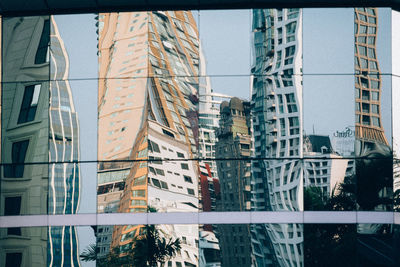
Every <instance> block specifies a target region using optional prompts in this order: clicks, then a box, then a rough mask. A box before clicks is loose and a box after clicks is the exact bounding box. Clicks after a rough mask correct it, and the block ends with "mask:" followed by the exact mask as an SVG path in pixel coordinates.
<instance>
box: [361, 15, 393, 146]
mask: <svg viewBox="0 0 400 267" xmlns="http://www.w3.org/2000/svg"><path fill="white" fill-rule="evenodd" d="M354 19H355V27H354V28H355V71H356V75H355V81H356V137H357V139H358V140H359V141H361V142H362V143H363V144H364V146H365V147H367V146H368V144H369V143H381V144H386V145H387V144H388V142H387V139H386V137H385V134H384V129H383V127H382V118H381V102H380V101H381V98H382V92H381V87H382V79H381V75H380V69H379V62H378V59H377V53H376V42H377V35H378V9H377V8H356V9H355V18H354ZM357 152H359V153H360V152H361V151H357ZM361 153H362V152H361Z"/></svg>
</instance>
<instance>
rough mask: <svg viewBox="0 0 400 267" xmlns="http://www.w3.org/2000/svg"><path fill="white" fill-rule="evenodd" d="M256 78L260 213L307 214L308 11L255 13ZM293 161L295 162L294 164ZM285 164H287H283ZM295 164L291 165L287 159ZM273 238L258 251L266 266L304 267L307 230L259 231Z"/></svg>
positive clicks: (256, 175)
mask: <svg viewBox="0 0 400 267" xmlns="http://www.w3.org/2000/svg"><path fill="white" fill-rule="evenodd" d="M252 30H253V41H254V51H255V53H254V56H255V58H254V65H253V66H252V74H253V76H254V78H253V82H252V86H253V90H252V116H253V134H254V151H255V157H256V158H276V159H274V160H264V161H255V162H253V170H252V171H253V182H254V188H257V193H254V194H253V198H252V200H253V203H252V206H253V209H254V210H258V211H261V210H271V211H299V210H302V209H303V178H302V177H303V172H302V163H301V161H300V160H298V159H296V158H299V157H302V156H303V145H302V144H303V136H302V132H303V130H302V127H303V123H302V90H303V86H302V76H301V73H302V65H303V63H302V54H303V53H302V10H301V9H294V8H289V9H259V10H253V25H252ZM291 157H293V158H294V159H290V158H291ZM279 158H285V159H282V160H279ZM287 158H289V159H287ZM255 231H256V232H257V234H256V235H255V236H256V237H258V236H264V239H265V236H267V235H268V237H267V239H268V240H270V242H272V244H273V250H271V248H269V247H267V246H260V244H262V242H260V241H259V240H257V238H256V239H254V240H253V246H255V247H256V246H257V247H258V249H257V250H258V251H260V253H258V254H257V257H256V261H257V262H258V264H259V265H260V266H265V265H271V264H274V263H273V262H274V261H277V262H278V264H279V265H280V266H302V265H303V250H302V242H303V236H302V226H301V225H299V224H288V225H279V224H266V225H265V227H258V229H256V230H255Z"/></svg>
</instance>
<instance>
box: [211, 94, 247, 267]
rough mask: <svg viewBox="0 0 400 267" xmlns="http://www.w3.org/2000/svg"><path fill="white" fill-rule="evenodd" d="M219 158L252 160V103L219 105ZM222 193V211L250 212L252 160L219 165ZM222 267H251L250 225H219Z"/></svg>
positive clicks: (219, 204) (238, 100) (233, 161)
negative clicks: (250, 158) (239, 266)
mask: <svg viewBox="0 0 400 267" xmlns="http://www.w3.org/2000/svg"><path fill="white" fill-rule="evenodd" d="M220 115H221V119H220V121H219V124H220V128H219V129H218V131H217V137H218V142H217V144H216V157H217V158H240V159H241V158H246V157H250V149H251V133H250V103H249V102H245V101H242V100H240V99H238V98H236V97H234V98H232V99H231V100H230V102H229V103H228V102H225V101H224V102H222V103H221V106H220ZM217 167H218V177H219V181H220V187H221V193H220V195H221V196H220V200H219V201H218V203H217V210H219V211H246V210H247V211H248V210H250V192H251V188H250V178H251V173H250V161H246V160H221V161H218V162H217ZM217 231H218V238H219V244H220V248H221V260H222V266H235V265H241V266H251V264H252V258H251V251H250V247H251V246H250V225H218V226H217Z"/></svg>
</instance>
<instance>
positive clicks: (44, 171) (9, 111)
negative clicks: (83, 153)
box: [1, 16, 80, 266]
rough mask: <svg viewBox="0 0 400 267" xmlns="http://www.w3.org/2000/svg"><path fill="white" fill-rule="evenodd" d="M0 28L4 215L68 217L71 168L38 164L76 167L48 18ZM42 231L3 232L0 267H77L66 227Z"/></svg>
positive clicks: (59, 46) (75, 178)
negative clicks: (0, 44) (0, 30)
mask: <svg viewBox="0 0 400 267" xmlns="http://www.w3.org/2000/svg"><path fill="white" fill-rule="evenodd" d="M3 26H4V27H5V28H6V29H7V31H6V32H7V34H6V35H3V47H2V49H3V53H4V54H3V62H2V64H3V76H2V80H3V81H8V83H7V84H6V85H5V84H4V85H3V87H2V98H3V103H5V104H4V105H3V106H2V122H3V123H2V142H1V145H2V162H3V163H11V164H10V165H5V167H4V168H3V173H2V186H1V188H2V197H4V198H5V199H4V200H5V202H6V204H7V205H6V206H5V210H4V214H5V215H26V214H74V213H76V212H77V209H78V207H79V199H80V198H79V193H80V188H79V186H80V172H79V164H78V163H52V164H44V163H47V162H71V161H79V126H78V117H77V114H76V112H75V109H74V104H73V101H72V93H71V88H70V86H69V83H68V81H66V79H67V77H68V57H67V53H66V50H65V47H64V44H63V42H62V40H61V37H60V35H59V32H58V29H57V25H56V23H55V21H54V18H53V17H48V16H39V17H19V18H9V19H6V20H4V24H3ZM49 75H50V76H49ZM49 80H51V81H50V82H49ZM26 162H37V163H39V164H31V165H24V163H26ZM40 231H41V233H39V232H40ZM44 231H46V228H37V229H34V228H26V229H24V230H23V231H21V230H17V229H15V228H14V229H13V230H11V231H8V230H7V234H6V236H5V241H4V242H2V244H4V247H3V248H4V249H5V250H8V249H9V248H12V249H11V250H12V253H13V257H10V258H9V257H8V255H7V253H6V254H4V255H5V257H6V259H5V261H3V259H2V260H1V261H2V262H5V266H28V265H30V266H46V265H47V266H70V265H79V256H78V240H77V235H76V231H75V227H74V226H60V227H49V228H48V232H47V231H46V232H44ZM27 240H29V245H27ZM7 247H8V248H7ZM2 255H3V254H2ZM9 261H12V262H11V263H10V262H9Z"/></svg>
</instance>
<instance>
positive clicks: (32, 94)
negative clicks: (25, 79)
mask: <svg viewBox="0 0 400 267" xmlns="http://www.w3.org/2000/svg"><path fill="white" fill-rule="evenodd" d="M40 88H41V85H40V84H35V85H29V86H26V87H25V92H24V98H23V99H22V104H21V110H20V112H19V117H18V124H19V123H24V122H29V121H33V120H34V119H35V114H36V109H37V105H38V101H39V95H40Z"/></svg>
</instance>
